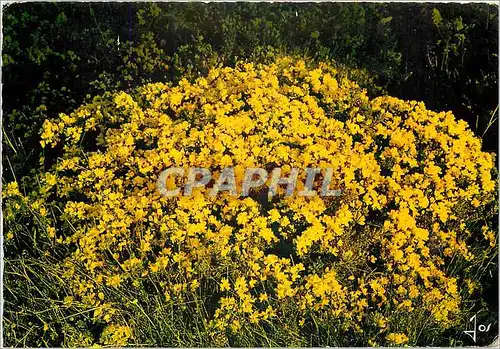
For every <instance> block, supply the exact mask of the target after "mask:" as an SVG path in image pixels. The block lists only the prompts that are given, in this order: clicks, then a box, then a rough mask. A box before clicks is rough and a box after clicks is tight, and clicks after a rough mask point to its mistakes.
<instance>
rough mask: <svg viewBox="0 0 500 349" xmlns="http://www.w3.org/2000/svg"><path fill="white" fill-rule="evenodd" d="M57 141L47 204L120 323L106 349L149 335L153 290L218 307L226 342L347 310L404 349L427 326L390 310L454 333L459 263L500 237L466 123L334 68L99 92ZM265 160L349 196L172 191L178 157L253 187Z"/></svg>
mask: <svg viewBox="0 0 500 349" xmlns="http://www.w3.org/2000/svg"><path fill="white" fill-rule="evenodd" d="M42 145H43V146H47V145H50V146H55V145H59V146H60V149H62V155H61V157H60V158H59V159H58V160H57V162H56V163H55V164H54V166H52V168H51V169H50V171H49V172H47V173H46V175H45V177H44V181H43V190H42V191H43V193H44V195H43V199H41V200H39V201H38V202H37V203H36V204H37V208H36V209H38V210H42V209H43V210H51V209H54V210H57V212H58V214H55V215H48V214H46V215H45V222H46V225H47V231H48V232H50V234H51V236H52V237H53V239H54V240H55V241H57V242H58V243H60V244H67V245H69V246H71V247H72V248H73V253H72V254H71V257H70V258H68V259H67V260H64V261H62V262H61V270H62V277H63V278H64V280H66V282H67V284H68V286H69V287H70V288H71V291H72V295H73V296H72V297H73V298H72V301H73V302H76V301H78V302H79V304H80V306H81V305H82V304H83V305H85V306H87V307H88V309H94V310H93V311H94V318H95V320H96V321H98V320H99V321H104V322H106V323H107V324H108V326H110V327H109V329H108V330H106V332H105V335H104V334H103V336H104V337H103V338H104V339H103V343H104V342H105V343H106V344H113V340H114V339H116V340H115V342H116V343H118V344H119V345H123V344H124V343H133V340H134V336H135V334H134V330H133V324H132V323H131V322H130V319H129V318H128V317H127V307H128V306H131V305H130V304H134V302H137V299H133V298H129V299H125V296H124V295H125V294H127V295H130V294H136V295H137V297H139V296H138V295H140V294H141V292H142V291H143V290H148V291H147V292H149V293H155V294H157V295H161V297H162V298H161V299H162V303H163V304H165V305H168V304H181V303H182V304H191V303H193V304H197V306H199V304H202V306H203V307H204V308H205V309H207V311H206V323H207V331H210V332H211V333H212V334H213V335H214V337H217V336H225V335H226V333H227V330H228V329H229V331H233V332H237V331H239V330H241V329H243V328H249V327H252V326H256V325H257V324H263V323H268V324H269V323H271V324H272V323H274V322H279V321H281V320H280V319H283V318H288V319H294V320H293V321H295V322H296V324H297V328H306V329H307V328H314V326H318V323H319V322H321V321H333V320H332V319H334V321H335V323H337V324H338V331H343V333H361V332H363V331H364V330H365V329H366V328H371V327H374V328H376V329H377V330H376V331H375V332H372V335H371V337H370V343H386V342H385V341H388V342H390V343H394V344H404V343H406V342H407V341H408V340H414V339H415V337H414V336H415V333H413V332H412V333H410V332H409V331H407V329H405V328H404V327H403V328H402V327H401V325H400V324H399V323H400V321H399V320H398V321H396V320H394V319H397V317H392V315H393V314H417V313H418V314H420V316H422V318H425V319H426V320H427V321H428V322H429V323H430V324H436V325H438V326H440V327H441V328H447V327H449V326H452V325H453V324H454V323H455V321H457V314H458V313H459V312H460V309H461V305H462V295H461V294H460V293H459V286H460V285H461V284H462V283H463V282H464V280H462V278H463V275H462V274H460V273H457V272H456V271H454V270H453V268H448V266H449V264H450V263H451V262H452V261H456V260H462V261H464V263H466V262H467V261H471V260H473V259H474V258H476V255H475V252H474V251H473V250H472V249H471V248H470V246H469V244H470V241H472V240H477V239H483V240H484V241H486V240H488V241H489V242H491V244H492V245H494V244H495V238H494V236H493V235H492V233H491V231H489V230H488V229H487V228H485V230H484V231H483V234H481V233H480V234H479V235H477V233H476V232H474V231H472V228H471V225H469V223H470V222H473V221H474V222H476V221H480V219H481V217H477V213H478V212H481V208H484V207H485V205H487V204H489V203H491V202H492V200H493V199H494V195H495V180H494V178H493V175H492V170H493V168H494V159H493V156H492V155H491V154H489V153H485V152H482V151H481V142H480V140H479V139H478V138H476V137H475V136H474V134H473V133H472V132H471V131H470V130H469V129H468V127H467V124H466V123H465V122H463V121H457V120H456V119H455V118H454V116H453V115H452V114H451V113H449V112H440V113H437V112H433V111H429V110H427V109H426V108H425V106H424V104H423V103H418V102H414V101H402V100H399V99H397V98H392V97H387V96H383V97H378V98H374V99H370V98H368V97H367V95H366V92H365V91H364V90H362V89H361V88H360V87H359V86H358V85H357V84H356V83H355V82H353V81H350V80H349V79H347V78H346V77H345V76H343V75H342V74H340V73H339V72H338V71H337V70H336V69H335V68H334V67H332V66H330V65H327V64H323V63H320V64H316V65H311V66H309V65H308V64H306V63H305V62H304V61H301V60H296V59H291V58H287V57H285V58H280V59H277V61H276V62H275V63H274V64H270V65H254V64H250V63H238V64H237V65H236V67H235V68H227V67H226V68H217V69H213V70H211V71H210V72H209V73H208V75H207V76H205V77H201V78H198V79H197V80H195V81H191V82H190V81H187V80H182V81H180V83H179V84H178V85H176V86H171V85H168V84H163V83H155V84H149V85H146V86H144V87H142V88H140V89H138V90H137V91H135V92H133V93H125V92H121V93H118V94H116V95H114V96H113V97H103V98H96V99H95V100H94V102H93V103H92V104H90V105H85V106H82V107H81V108H79V109H77V110H76V111H75V112H74V113H72V114H71V115H60V117H59V119H58V120H52V121H46V122H45V124H44V127H43V133H42ZM263 166H268V168H266V169H267V170H271V169H272V168H275V167H281V169H282V170H283V173H286V172H287V171H288V172H289V171H290V170H291V169H292V168H310V167H316V168H331V169H333V170H332V178H331V186H332V187H333V188H338V189H340V190H341V191H342V195H340V196H330V197H322V196H318V195H316V196H311V197H305V196H286V193H285V188H279V189H278V190H277V193H276V195H275V196H273V197H272V198H270V197H268V196H267V192H266V193H265V195H262V192H260V191H259V190H254V191H252V192H251V194H250V195H249V196H248V197H245V198H235V197H232V196H231V195H229V194H228V193H224V192H220V193H219V194H218V195H216V196H210V195H206V194H207V191H208V190H209V188H205V187H199V188H194V190H193V195H191V196H178V197H164V196H162V195H160V193H159V192H158V190H157V189H156V179H157V178H158V176H159V175H160V173H161V172H162V171H164V170H165V169H167V168H170V167H180V168H188V167H199V168H209V169H211V171H212V173H214V174H220V172H221V171H222V169H224V168H226V167H232V168H233V169H234V173H235V181H236V185H237V186H238V187H239V188H241V185H242V181H243V178H244V170H245V169H246V168H259V167H263ZM298 176H299V180H300V181H299V182H302V183H304V181H305V180H306V178H305V174H304V173H299V174H298ZM171 178H172V179H171V180H172V181H175V177H171ZM319 183H320V182H319V178H318V182H317V183H316V184H318V185H320V184H319ZM167 185H169V184H168V183H167ZM170 185H172V186H173V187H175V183H173V182H172V183H170ZM141 290H142V291H141ZM130 297H131V296H130ZM69 303H71V301H70V302H69ZM405 316H406V315H405ZM322 319H323V320H322ZM370 326H371V327H370ZM111 329H119V331H118V330H116V331H114V330H113V331H114V332H113V331H112V330H111ZM112 332H113V333H112ZM373 333H374V334H373Z"/></svg>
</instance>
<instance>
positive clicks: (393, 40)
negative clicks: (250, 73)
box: [2, 3, 498, 346]
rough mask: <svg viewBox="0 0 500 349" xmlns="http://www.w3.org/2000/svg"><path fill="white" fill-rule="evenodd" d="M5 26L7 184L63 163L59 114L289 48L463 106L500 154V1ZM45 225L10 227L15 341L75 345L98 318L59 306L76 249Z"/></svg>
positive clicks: (51, 15) (61, 16)
mask: <svg viewBox="0 0 500 349" xmlns="http://www.w3.org/2000/svg"><path fill="white" fill-rule="evenodd" d="M3 20H4V22H3V33H2V40H3V54H2V59H3V66H2V73H3V81H2V83H3V129H2V131H3V142H4V144H3V150H4V154H3V155H4V156H3V159H2V161H3V168H4V177H3V178H2V182H3V183H7V182H11V181H12V180H14V179H15V180H17V181H18V182H19V184H20V190H21V192H23V193H29V192H30V191H31V190H32V189H33V188H36V187H37V186H38V183H37V176H36V174H37V173H38V172H39V171H40V168H44V167H45V168H46V167H47V166H49V165H50V161H49V160H50V159H51V154H44V153H43V152H42V149H41V148H40V145H39V140H40V135H39V133H40V132H39V131H40V128H41V124H42V123H43V121H44V120H45V119H47V118H53V117H54V116H56V115H58V114H59V113H61V112H64V113H69V112H70V111H72V110H74V109H75V108H76V107H78V106H79V105H81V104H82V103H84V102H88V101H90V100H91V99H92V98H93V96H96V95H102V94H104V93H107V92H113V91H116V90H124V89H125V90H127V89H132V88H134V87H136V86H139V85H142V84H144V83H147V82H155V81H172V82H175V81H177V80H178V79H179V78H180V77H181V76H191V77H194V76H196V75H198V74H202V73H205V72H207V70H208V68H209V67H211V66H214V65H217V64H224V65H232V64H234V63H235V61H236V60H237V59H249V60H253V61H266V60H268V59H271V58H272V57H274V56H275V55H276V54H282V53H286V54H292V55H293V54H297V55H307V56H310V57H311V58H313V59H316V60H334V61H336V62H337V63H338V64H339V65H340V66H344V67H348V68H350V71H352V72H353V73H352V74H354V75H356V76H355V77H354V78H355V79H356V80H358V81H359V82H360V84H361V85H362V86H364V87H366V88H367V89H368V91H369V93H370V94H371V95H372V96H375V95H379V94H384V93H389V94H391V95H392V96H395V97H400V98H403V99H417V100H421V101H424V102H425V103H426V106H427V107H428V108H429V109H433V110H438V111H440V110H452V111H453V113H454V114H455V116H456V117H457V118H459V119H463V120H466V121H467V122H468V123H469V125H470V126H471V128H472V129H473V130H474V131H475V133H476V134H477V135H478V136H480V137H482V138H483V148H484V150H487V151H495V152H497V146H498V142H497V139H498V133H497V121H496V120H497V115H498V100H497V96H498V85H497V81H498V56H497V52H498V8H497V7H495V6H492V5H485V4H468V5H459V4H331V3H330V4H328V3H321V4H305V3H304V4H290V3H287V4H284V3H283V4H279V3H275V4H262V3H260V4H256V3H220V4H217V3H210V4H203V3H184V4H180V3H179V4H175V3H168V4H167V3H163V4H160V3H157V4H140V3H132V4H127V3H120V4H118V3H102V4H93V3H79V4H69V3H20V4H13V5H10V6H8V7H6V8H4V13H3ZM52 155H53V154H52ZM52 157H53V156H52ZM45 159H47V160H45ZM37 229H38V228H37V222H36V220H35V219H34V218H33V215H32V214H31V213H30V212H29V211H23V212H20V213H19V214H18V215H17V216H16V217H15V219H14V220H13V221H12V222H9V223H8V224H7V225H5V231H4V233H5V234H9V233H12V234H15V237H16V238H15V239H12V240H11V241H10V242H9V245H7V246H6V248H5V258H6V260H5V263H6V264H5V270H6V272H5V294H4V296H5V308H6V312H5V316H6V319H5V325H6V326H5V331H6V333H5V335H6V339H7V342H6V345H8V346H21V345H30V346H40V345H43V346H49V345H71V343H72V342H71V341H72V340H74V338H73V337H72V334H71V331H72V330H71V328H74V327H68V328H65V326H66V325H65V324H66V323H68V322H71V323H75V324H76V327H78V326H80V327H82V328H86V326H87V324H86V323H85V321H86V318H85V314H67V313H65V312H64V309H63V308H62V304H57V303H54V302H53V301H51V299H63V298H64V297H62V298H61V295H60V294H59V293H60V292H61V290H60V289H59V288H58V287H57V286H56V285H57V283H58V280H57V279H56V276H55V273H52V272H51V270H50V268H48V269H47V268H42V266H44V265H47V263H49V264H50V259H51V258H55V257H57V255H58V254H59V253H60V254H61V256H62V255H64V254H65V253H67V251H64V250H61V251H54V254H52V255H50V256H46V255H44V254H43V251H44V250H45V249H44V246H45V245H46V244H47V241H44V237H43V236H42V235H41V234H39V232H38V230H37ZM487 267H488V266H484V267H483V269H481V268H480V269H479V270H483V271H484V270H486V269H488V268H487ZM480 277H484V285H486V287H485V288H484V289H483V290H482V293H481V294H480V295H478V304H479V303H481V302H482V303H484V302H486V304H481V305H480V306H478V307H479V308H481V309H488V308H489V309H490V310H491V311H490V312H485V313H484V314H479V316H483V318H481V321H484V322H488V321H489V322H493V323H496V321H497V319H496V318H488V316H491V314H494V313H496V312H497V311H498V304H497V294H498V293H497V292H498V289H497V288H496V286H495V285H496V284H497V280H496V277H497V275H488V273H485V275H480ZM27 295H30V297H31V298H30V301H29V302H28V303H26V299H27ZM472 306H473V305H471V307H472ZM47 313H50V314H51V315H50V317H53V318H54V319H59V320H60V319H63V320H60V321H59V323H60V326H61V327H60V328H59V330H58V331H54V332H51V333H50V334H49V333H47V332H46V331H44V324H43V322H42V321H41V320H40V319H41V318H42V317H45V316H46V315H47ZM495 326H496V325H495ZM95 331H98V329H95ZM490 335H491V333H490ZM75 336H77V334H75ZM490 339H491V338H489V337H483V338H481V339H480V340H482V341H484V342H485V343H486V342H487V341H489V340H490ZM455 340H459V341H460V340H465V341H466V340H467V339H465V338H464V337H463V334H461V333H449V338H448V339H447V340H444V342H439V343H434V344H435V345H440V344H441V345H446V344H454V343H456V342H453V341H455ZM466 343H469V342H466Z"/></svg>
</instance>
